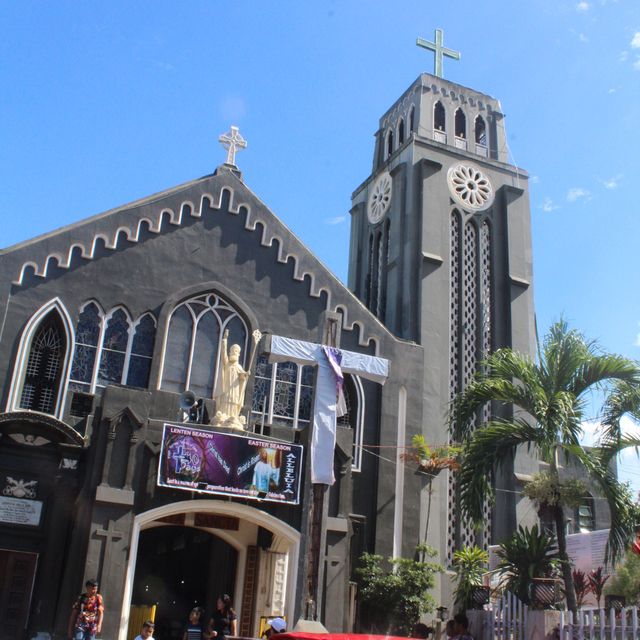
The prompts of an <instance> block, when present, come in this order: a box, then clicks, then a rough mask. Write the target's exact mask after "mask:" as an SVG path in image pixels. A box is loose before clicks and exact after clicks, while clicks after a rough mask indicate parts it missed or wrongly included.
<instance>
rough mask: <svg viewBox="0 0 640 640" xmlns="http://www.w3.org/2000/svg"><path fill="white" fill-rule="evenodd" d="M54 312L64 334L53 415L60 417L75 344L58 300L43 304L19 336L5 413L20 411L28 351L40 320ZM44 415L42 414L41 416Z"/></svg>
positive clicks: (68, 318)
mask: <svg viewBox="0 0 640 640" xmlns="http://www.w3.org/2000/svg"><path fill="white" fill-rule="evenodd" d="M51 311H55V312H57V314H58V315H59V316H60V320H61V321H62V326H63V327H64V333H65V341H66V344H65V352H64V359H63V361H62V371H61V374H60V390H59V392H58V398H57V400H56V405H55V412H54V415H55V417H56V418H61V417H62V403H63V399H64V398H65V396H66V393H67V385H68V378H69V367H70V366H71V352H72V350H73V345H74V343H75V331H74V329H73V322H72V321H71V316H70V315H69V312H68V311H67V309H66V307H65V306H64V304H63V302H62V300H60V298H53V299H52V300H49V302H47V303H45V304H43V305H42V306H41V307H40V308H39V309H38V310H37V311H36V312H35V313H34V314H33V315H32V316H31V318H30V319H29V322H27V324H26V325H25V327H24V329H23V331H22V335H21V336H20V344H19V345H18V354H17V357H16V361H15V365H14V367H13V375H12V376H11V386H10V387H9V398H8V401H7V405H6V411H7V412H11V411H20V406H19V405H20V394H21V392H22V383H23V382H24V374H25V369H26V364H27V360H28V358H29V350H30V349H31V342H32V340H33V336H34V335H35V333H36V331H37V329H38V327H39V326H40V323H41V322H42V320H43V319H44V318H45V317H46V316H47V315H48V314H49V313H50V312H51ZM42 415H44V414H42Z"/></svg>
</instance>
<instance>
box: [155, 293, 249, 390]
mask: <svg viewBox="0 0 640 640" xmlns="http://www.w3.org/2000/svg"><path fill="white" fill-rule="evenodd" d="M227 329H228V330H229V346H231V345H232V344H239V345H240V347H241V349H242V354H241V358H242V359H243V360H245V361H246V358H247V353H246V346H247V326H246V324H245V322H244V320H243V319H242V318H241V317H240V315H239V314H238V312H237V311H236V309H235V308H234V307H232V306H231V305H230V304H229V303H228V302H227V301H226V300H224V299H223V298H221V297H220V296H218V295H217V294H215V293H207V294H203V295H200V296H196V297H195V298H191V299H190V300H187V301H185V302H183V303H181V304H180V305H178V306H177V307H176V308H175V309H174V311H173V313H172V314H171V318H170V320H169V329H168V331H167V342H166V346H165V352H164V359H163V360H164V365H163V370H162V376H161V381H162V382H161V385H160V388H161V389H165V390H167V391H174V392H176V393H180V392H182V391H184V390H185V389H190V390H191V391H193V393H195V394H196V395H197V396H199V397H202V398H211V397H212V395H213V389H214V386H215V379H216V371H217V366H218V359H219V352H220V344H221V341H222V337H223V335H224V332H225V331H226V330H227Z"/></svg>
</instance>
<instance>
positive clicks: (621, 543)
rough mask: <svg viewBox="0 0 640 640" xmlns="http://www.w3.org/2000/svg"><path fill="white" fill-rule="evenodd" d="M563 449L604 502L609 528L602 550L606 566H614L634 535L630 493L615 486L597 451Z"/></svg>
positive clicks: (581, 448) (571, 446) (565, 447)
mask: <svg viewBox="0 0 640 640" xmlns="http://www.w3.org/2000/svg"><path fill="white" fill-rule="evenodd" d="M638 445H640V441H638ZM563 448H564V449H565V450H566V451H567V452H568V453H569V455H570V456H571V457H572V458H573V459H575V460H577V461H578V462H579V463H580V464H581V465H582V466H583V467H584V468H585V469H586V471H587V473H588V475H589V478H590V479H591V480H592V481H593V482H594V483H595V484H597V485H598V488H599V489H600V492H601V493H602V496H603V497H604V498H605V499H606V501H607V505H608V506H609V512H610V514H611V526H610V529H609V540H608V541H607V547H606V550H605V562H611V563H615V562H616V561H617V560H618V559H619V558H620V557H621V556H622V555H623V554H624V552H625V550H626V548H627V546H628V545H629V543H630V542H631V540H632V539H633V537H634V534H635V523H634V521H633V513H634V509H633V502H632V500H631V498H630V496H629V493H628V491H627V490H626V487H625V485H623V484H620V482H618V479H617V478H616V475H615V473H614V472H613V471H612V469H611V467H610V466H609V465H608V464H607V462H606V459H605V458H603V457H602V455H601V450H600V449H598V448H594V449H590V450H586V449H584V448H583V447H580V446H575V445H565V446H563Z"/></svg>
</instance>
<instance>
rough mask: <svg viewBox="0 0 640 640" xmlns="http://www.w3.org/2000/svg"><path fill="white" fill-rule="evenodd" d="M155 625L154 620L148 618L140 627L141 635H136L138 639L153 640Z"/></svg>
mask: <svg viewBox="0 0 640 640" xmlns="http://www.w3.org/2000/svg"><path fill="white" fill-rule="evenodd" d="M154 627H155V625H154V623H153V620H147V621H146V622H144V623H143V625H142V629H140V635H138V636H136V640H153V629H154Z"/></svg>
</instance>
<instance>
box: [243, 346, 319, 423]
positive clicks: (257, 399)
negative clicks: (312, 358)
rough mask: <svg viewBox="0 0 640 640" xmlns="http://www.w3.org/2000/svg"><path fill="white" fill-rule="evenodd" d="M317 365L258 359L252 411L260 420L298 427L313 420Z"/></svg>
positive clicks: (264, 358) (264, 357) (265, 357)
mask: <svg viewBox="0 0 640 640" xmlns="http://www.w3.org/2000/svg"><path fill="white" fill-rule="evenodd" d="M313 379H314V367H310V366H301V365H298V364H296V363H294V362H276V363H273V364H271V363H270V362H269V360H268V358H267V356H265V355H261V356H260V357H259V358H258V362H257V364H256V375H255V381H254V385H253V400H252V406H251V411H252V413H253V414H254V416H255V419H256V420H257V421H258V422H262V421H264V424H273V423H274V422H275V423H276V424H278V423H279V424H287V425H291V426H292V427H294V428H298V427H300V426H302V425H304V424H308V423H309V420H310V419H311V401H312V398H313Z"/></svg>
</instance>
